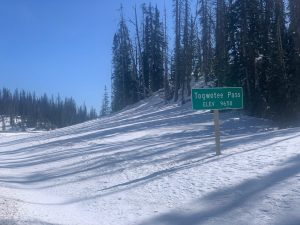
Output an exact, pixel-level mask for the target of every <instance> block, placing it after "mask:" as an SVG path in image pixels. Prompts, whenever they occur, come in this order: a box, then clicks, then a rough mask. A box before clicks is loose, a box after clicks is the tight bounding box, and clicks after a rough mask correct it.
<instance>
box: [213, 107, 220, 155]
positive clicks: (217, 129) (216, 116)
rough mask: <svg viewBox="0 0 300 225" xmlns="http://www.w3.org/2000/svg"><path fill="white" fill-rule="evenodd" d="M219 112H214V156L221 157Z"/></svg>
mask: <svg viewBox="0 0 300 225" xmlns="http://www.w3.org/2000/svg"><path fill="white" fill-rule="evenodd" d="M219 114H220V113H219V110H214V124H215V140H216V154H217V155H221V140H220V139H221V138H220V119H219Z"/></svg>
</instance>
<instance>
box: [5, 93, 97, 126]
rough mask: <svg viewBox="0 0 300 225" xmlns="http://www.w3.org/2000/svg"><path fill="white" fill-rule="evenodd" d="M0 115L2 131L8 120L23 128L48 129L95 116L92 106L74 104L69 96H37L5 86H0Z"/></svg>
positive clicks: (12, 124) (11, 123)
mask: <svg viewBox="0 0 300 225" xmlns="http://www.w3.org/2000/svg"><path fill="white" fill-rule="evenodd" d="M0 115H1V118H0V119H1V126H2V131H4V130H6V126H7V124H9V125H10V126H11V127H12V128H16V129H23V130H24V129H25V128H28V127H31V128H37V129H46V130H51V129H55V128H61V127H66V126H70V125H73V124H77V123H82V122H84V121H87V120H90V119H94V118H96V117H97V113H96V110H95V109H93V108H92V109H91V110H89V111H88V110H87V107H86V106H85V105H82V106H77V105H76V103H75V101H74V100H73V99H72V98H65V99H61V97H60V96H57V97H56V98H54V97H53V96H51V97H48V96H47V95H46V94H44V95H42V96H40V97H38V96H36V94H35V93H31V92H25V91H24V90H21V91H19V90H15V91H14V92H13V93H12V92H11V91H10V90H9V89H6V88H3V89H2V90H0ZM5 120H9V122H8V123H7V122H6V121H5Z"/></svg>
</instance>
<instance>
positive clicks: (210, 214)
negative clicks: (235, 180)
mask: <svg viewBox="0 0 300 225" xmlns="http://www.w3.org/2000/svg"><path fill="white" fill-rule="evenodd" d="M299 173H300V156H299V155H298V156H296V157H293V158H291V159H290V160H288V162H286V163H285V167H283V168H281V169H278V170H276V171H273V172H272V173H269V174H267V175H265V176H263V177H260V178H257V179H250V180H246V181H244V182H242V183H241V184H238V185H236V186H233V187H228V188H225V189H223V190H220V191H215V192H213V193H211V194H208V195H207V196H205V197H203V198H200V199H198V200H196V201H195V202H192V203H191V204H190V205H188V208H193V205H194V208H196V209H197V208H199V205H201V204H203V205H204V206H207V208H208V209H203V210H194V211H193V212H192V213H180V212H175V211H171V212H169V213H166V214H163V215H161V216H158V217H155V218H153V219H150V220H149V221H145V222H142V223H141V224H140V225H183V224H188V225H198V224H204V223H205V222H208V221H209V220H211V219H213V220H214V221H218V220H217V219H220V217H222V216H226V214H228V213H230V212H232V211H234V210H239V209H240V208H241V207H242V206H244V205H245V204H247V203H249V202H251V201H260V200H261V196H262V195H263V194H264V192H266V191H267V190H269V189H271V188H272V187H274V186H276V185H279V184H281V183H282V182H284V181H285V180H287V179H289V178H291V177H293V176H295V175H296V174H299ZM218 203H219V204H218ZM241 216H242V215H241V214H236V216H235V218H236V219H238V218H239V217H241ZM289 221H290V222H291V224H299V223H296V222H299V217H298V218H295V219H292V218H290V220H289ZM233 222H234V221H232V220H231V221H230V222H228V223H226V224H232V223H233ZM244 222H245V223H244V224H248V223H249V221H244ZM286 222H287V221H286ZM294 222H295V223H294ZM223 224H224V223H223ZM233 224H234V223H233ZM285 224H286V223H285Z"/></svg>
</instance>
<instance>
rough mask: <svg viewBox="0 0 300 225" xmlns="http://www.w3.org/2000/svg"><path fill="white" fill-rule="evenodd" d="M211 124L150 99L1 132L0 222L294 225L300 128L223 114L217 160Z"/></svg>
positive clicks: (299, 201)
mask: <svg viewBox="0 0 300 225" xmlns="http://www.w3.org/2000/svg"><path fill="white" fill-rule="evenodd" d="M212 118H213V115H212V114H211V113H210V112H207V111H206V112H202V111H192V110H191V105H190V104H186V105H184V106H177V105H176V104H169V105H164V104H163V103H162V101H161V100H160V99H159V97H158V96H155V97H152V98H151V99H150V100H147V101H143V102H141V103H139V104H137V105H135V106H133V107H129V108H127V109H126V110H123V111H122V112H120V113H117V114H114V115H112V116H109V117H105V118H102V119H98V120H94V121H90V122H86V123H83V124H79V125H76V126H72V127H68V128H64V129H60V130H55V131H51V132H43V133H31V134H29V133H18V134H5V133H0V199H1V200H0V224H33V225H38V224H49V225H50V224H59V225H96V224H97V225H134V224H136V225H160V224H164V225H185V224H187V225H194V224H195V225H196V224H237V225H240V224H278V225H279V224H300V217H299V215H298V212H299V211H300V207H299V205H300V151H299V150H300V149H299V148H300V129H299V128H294V129H286V130H277V129H275V128H274V127H273V126H272V124H271V123H270V122H268V121H265V120H262V119H256V118H251V117H248V116H245V115H243V114H242V113H241V112H240V111H237V112H222V113H221V121H222V122H221V133H222V155H221V156H218V157H217V156H215V153H214V151H215V146H214V134H213V123H212ZM4 200H5V202H7V203H5V204H4V203H3V202H4ZM1 210H2V211H3V212H4V211H5V213H6V214H4V213H1ZM16 210H17V212H16ZM5 215H10V216H9V217H7V216H5Z"/></svg>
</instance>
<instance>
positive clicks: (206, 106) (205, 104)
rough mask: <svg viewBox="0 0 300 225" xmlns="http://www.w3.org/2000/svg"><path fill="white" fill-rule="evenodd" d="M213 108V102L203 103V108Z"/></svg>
mask: <svg viewBox="0 0 300 225" xmlns="http://www.w3.org/2000/svg"><path fill="white" fill-rule="evenodd" d="M214 106H215V103H214V102H203V107H204V108H209V107H214Z"/></svg>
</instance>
